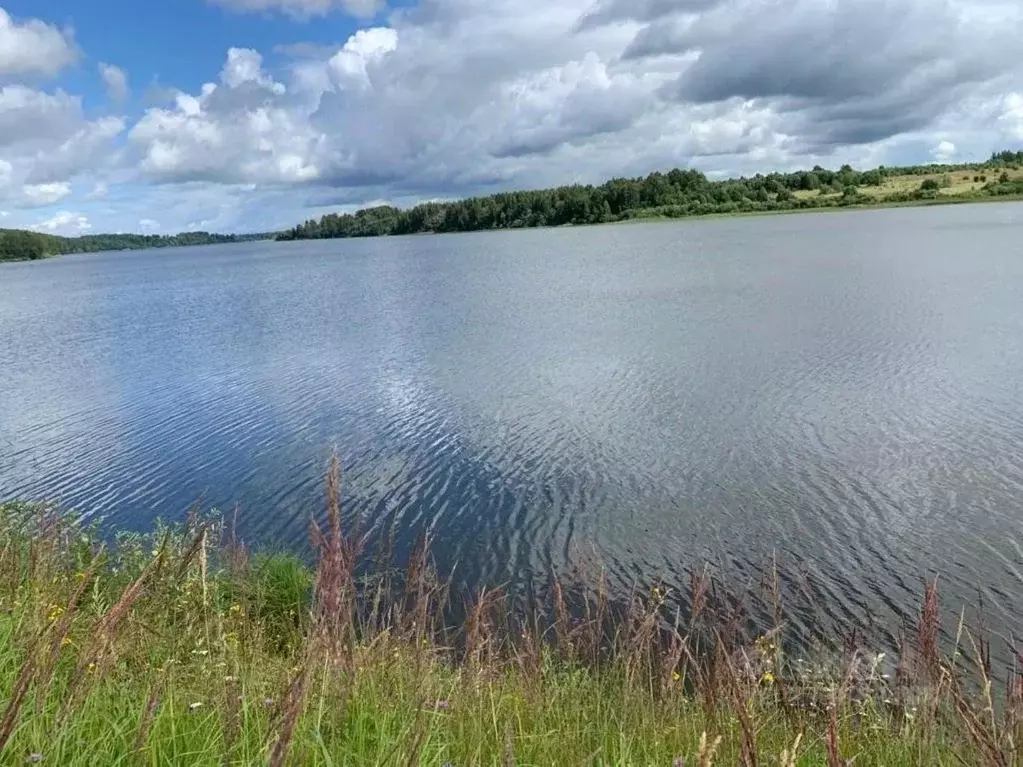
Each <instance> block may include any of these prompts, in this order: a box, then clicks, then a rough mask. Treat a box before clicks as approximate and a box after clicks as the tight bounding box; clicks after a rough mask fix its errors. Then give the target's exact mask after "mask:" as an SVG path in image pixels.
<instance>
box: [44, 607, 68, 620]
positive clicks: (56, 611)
mask: <svg viewBox="0 0 1023 767" xmlns="http://www.w3.org/2000/svg"><path fill="white" fill-rule="evenodd" d="M63 612H64V608H63V607H61V606H60V605H50V613H49V615H47V616H46V619H47V620H48V621H50V623H53V622H54V621H55V620H57V618H59V617H60V616H61V614H63Z"/></svg>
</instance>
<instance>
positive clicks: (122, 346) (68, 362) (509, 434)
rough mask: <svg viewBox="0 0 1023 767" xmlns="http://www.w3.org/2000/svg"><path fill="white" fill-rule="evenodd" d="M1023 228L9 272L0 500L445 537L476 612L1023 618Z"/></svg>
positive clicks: (350, 247)
mask: <svg viewBox="0 0 1023 767" xmlns="http://www.w3.org/2000/svg"><path fill="white" fill-rule="evenodd" d="M1021 339H1023V206H1020V205H1015V204H1002V205H983V206H957V207H954V208H937V209H903V210H882V211H862V212H848V213H840V214H824V215H805V216H778V217H764V218H744V219H724V220H713V221H697V222H693V221H690V222H678V223H662V224H649V225H629V226H612V227H595V228H577V229H560V230H539V231H522V232H505V233H480V234H463V235H448V236H433V237H407V238H385V239H373V240H358V241H355V240H346V241H341V240H335V241H323V242H298V243H246V244H239V245H226V246H216V247H207V248H182V249H175V250H161V251H148V252H122V253H110V254H100V255H82V256H70V257H65V258H61V259H55V260H51V261H46V262H41V263H28V264H5V265H0V497H10V496H20V497H33V498H59V499H61V500H62V501H63V502H64V503H65V504H67V505H70V506H74V507H76V508H80V509H82V510H86V511H88V512H89V513H91V514H95V515H102V516H104V517H106V518H107V519H108V520H109V524H111V525H116V526H121V527H130V528H145V527H146V526H147V525H149V524H150V523H151V522H152V520H153V519H154V518H155V517H156V516H162V517H165V518H180V517H181V515H182V513H183V511H184V509H185V508H186V507H187V506H188V505H189V504H190V503H192V502H193V501H194V500H196V499H197V498H200V497H201V498H202V500H203V503H204V505H207V506H219V507H221V508H229V507H231V506H232V505H233V504H235V503H237V504H238V508H239V518H240V520H241V524H242V527H243V532H244V534H245V535H246V537H248V538H249V539H250V541H253V542H261V543H263V544H265V545H274V546H279V545H292V546H296V547H304V546H306V536H307V526H308V519H309V515H310V514H311V513H313V514H319V513H320V511H321V508H322V495H323V493H322V475H323V468H324V465H325V462H326V460H327V457H328V456H329V454H330V451H331V449H332V448H333V447H335V446H336V448H337V450H338V451H339V453H340V455H341V457H342V460H343V464H344V491H345V504H346V511H347V513H348V514H349V515H359V516H360V517H361V518H362V519H363V526H364V527H365V528H368V529H371V530H376V531H379V530H382V529H386V528H389V527H391V526H395V528H396V530H397V541H398V545H399V547H400V548H407V546H408V545H409V543H410V542H411V540H412V539H413V537H414V536H415V534H416V533H417V532H418V531H419V530H421V529H422V528H424V527H426V528H429V529H430V530H431V531H432V533H433V536H434V542H435V548H434V550H435V554H436V556H437V557H438V559H439V560H440V564H441V565H442V567H444V566H447V567H450V566H453V565H454V564H455V563H457V573H458V577H459V578H460V579H461V580H462V581H463V582H464V583H466V584H473V583H498V582H503V581H517V580H522V579H525V578H528V577H530V576H536V577H538V578H546V577H547V574H548V573H549V572H551V571H552V570H554V571H557V572H558V573H562V574H566V575H568V574H571V573H572V572H578V571H586V570H589V569H591V568H592V567H593V566H594V563H595V562H599V563H601V564H603V565H604V566H605V567H606V568H607V570H608V573H609V575H610V578H611V580H612V582H613V584H614V586H615V587H616V588H617V589H619V590H625V589H627V588H628V587H630V586H631V585H632V584H633V583H640V584H650V583H652V582H653V581H654V580H656V579H658V578H665V579H667V580H668V581H669V582H683V581H684V580H685V579H686V575H685V573H686V570H687V568H689V567H691V566H693V565H694V564H699V563H701V562H703V561H704V560H708V561H710V562H712V563H713V564H714V565H716V566H718V567H721V568H723V569H725V570H727V571H729V572H731V573H733V574H737V575H738V576H739V577H743V576H746V577H750V578H754V577H756V574H757V573H758V572H759V569H760V568H761V567H762V566H763V565H764V564H765V563H766V562H768V561H769V560H770V559H771V557H772V556H773V555H775V554H776V555H777V556H778V557H779V559H781V560H782V561H783V562H786V563H788V564H790V565H791V566H792V568H793V569H795V570H801V571H804V572H805V573H806V574H807V577H808V579H809V580H810V581H812V583H813V587H814V589H816V598H815V606H814V609H813V611H811V613H810V614H808V615H807V616H805V617H806V620H807V621H821V622H829V621H832V622H838V623H839V624H842V625H848V624H849V623H850V622H853V621H861V620H863V619H864V618H865V616H868V615H870V616H874V617H875V618H876V619H878V620H880V621H882V622H885V623H886V624H887V625H890V626H896V625H897V624H898V622H899V621H900V620H904V619H907V618H910V617H911V616H912V614H913V611H914V609H915V606H916V603H917V600H918V595H919V592H920V584H921V579H922V578H923V577H924V576H925V575H927V574H929V573H933V572H940V573H941V574H942V588H943V592H944V594H945V596H946V598H947V599H949V600H950V601H956V602H972V603H976V601H977V599H976V596H977V594H978V592H979V593H980V594H982V595H983V598H984V601H985V602H986V604H987V606H988V610H989V620H990V621H991V622H992V623H993V625H994V626H995V628H997V629H998V630H1000V631H1002V632H1003V633H1007V632H1008V631H1010V630H1012V629H1013V628H1015V629H1017V630H1018V629H1019V628H1020V626H1019V624H1020V620H1019V617H1020V615H1021V612H1020V611H1021V609H1023V512H1021V504H1020V499H1021V498H1023V449H1021V445H1023V357H1021V354H1020V345H1021Z"/></svg>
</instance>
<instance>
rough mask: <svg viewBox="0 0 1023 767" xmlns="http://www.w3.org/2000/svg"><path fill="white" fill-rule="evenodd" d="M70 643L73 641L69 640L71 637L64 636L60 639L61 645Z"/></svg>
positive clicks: (64, 645) (65, 645)
mask: <svg viewBox="0 0 1023 767" xmlns="http://www.w3.org/2000/svg"><path fill="white" fill-rule="evenodd" d="M72 644H74V642H72V641H71V637H64V638H63V639H61V640H60V646H61V647H67V646H68V645H72Z"/></svg>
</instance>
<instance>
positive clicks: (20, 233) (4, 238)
mask: <svg viewBox="0 0 1023 767" xmlns="http://www.w3.org/2000/svg"><path fill="white" fill-rule="evenodd" d="M272 236H273V235H272V234H252V235H237V234H211V233H209V232H182V233H180V234H172V235H164V234H87V235H83V236H81V237H59V236H56V235H52V234H43V233H41V232H30V231H26V230H23V229H0V261H26V260H34V259H38V258H45V257H46V256H58V255H65V254H68V253H96V252H99V251H103V250H142V249H146V248H173V247H180V246H184V245H214V244H220V243H226V242H243V241H246V240H253V239H268V238H270V237H272Z"/></svg>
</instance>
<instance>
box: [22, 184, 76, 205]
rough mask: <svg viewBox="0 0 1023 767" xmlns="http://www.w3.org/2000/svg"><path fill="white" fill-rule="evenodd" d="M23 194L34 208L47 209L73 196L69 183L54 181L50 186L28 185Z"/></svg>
mask: <svg viewBox="0 0 1023 767" xmlns="http://www.w3.org/2000/svg"><path fill="white" fill-rule="evenodd" d="M22 194H24V196H25V199H26V200H27V201H28V205H29V206H32V207H37V208H41V207H45V206H46V205H53V204H54V203H55V202H60V201H61V200H63V199H64V198H65V197H67V196H68V195H69V194H71V184H69V183H68V182H67V181H54V182H51V183H49V184H26V185H25V186H23V187H22Z"/></svg>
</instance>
